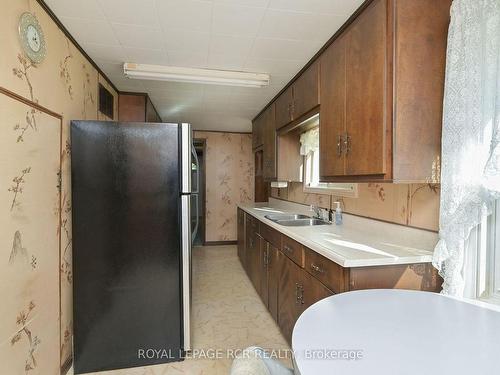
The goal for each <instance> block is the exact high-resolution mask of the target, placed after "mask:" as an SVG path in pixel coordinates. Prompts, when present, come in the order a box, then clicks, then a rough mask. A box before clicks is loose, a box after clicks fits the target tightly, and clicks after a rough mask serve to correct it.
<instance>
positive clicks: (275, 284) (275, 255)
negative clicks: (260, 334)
mask: <svg viewBox="0 0 500 375" xmlns="http://www.w3.org/2000/svg"><path fill="white" fill-rule="evenodd" d="M268 249H269V250H268V262H267V274H268V305H267V308H268V309H269V312H270V313H271V316H272V317H273V318H274V320H275V321H278V289H279V278H280V275H281V267H282V262H283V255H282V254H281V253H280V251H279V250H278V248H277V247H275V246H273V245H272V244H269V247H268Z"/></svg>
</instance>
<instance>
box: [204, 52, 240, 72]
mask: <svg viewBox="0 0 500 375" xmlns="http://www.w3.org/2000/svg"><path fill="white" fill-rule="evenodd" d="M245 59H246V56H233V55H220V54H216V53H210V54H209V55H208V64H207V67H208V68H209V69H220V70H238V71H241V70H243V65H245Z"/></svg>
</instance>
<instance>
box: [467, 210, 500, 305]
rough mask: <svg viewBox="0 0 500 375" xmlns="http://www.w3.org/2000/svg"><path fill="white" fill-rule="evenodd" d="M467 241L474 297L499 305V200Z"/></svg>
mask: <svg viewBox="0 0 500 375" xmlns="http://www.w3.org/2000/svg"><path fill="white" fill-rule="evenodd" d="M469 241H470V246H469V250H471V251H470V254H471V255H470V257H471V258H472V259H471V258H468V259H467V260H466V267H467V261H469V265H471V266H472V267H473V269H474V272H473V274H472V275H473V276H475V286H474V289H475V296H474V297H475V298H477V299H479V300H481V301H484V302H487V303H492V304H495V305H500V201H496V202H495V204H494V205H493V211H492V213H491V215H489V216H488V217H485V218H483V220H482V221H481V224H480V225H479V226H478V227H477V228H476V229H474V230H473V231H472V233H471V237H470V240H469ZM474 266H475V267H474Z"/></svg>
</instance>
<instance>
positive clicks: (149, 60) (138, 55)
mask: <svg viewBox="0 0 500 375" xmlns="http://www.w3.org/2000/svg"><path fill="white" fill-rule="evenodd" d="M124 51H125V56H126V60H123V61H124V62H133V63H138V64H153V65H168V56H167V53H166V52H165V51H164V50H161V49H159V50H158V49H146V48H132V47H125V48H124Z"/></svg>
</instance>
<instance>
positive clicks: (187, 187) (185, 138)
mask: <svg viewBox="0 0 500 375" xmlns="http://www.w3.org/2000/svg"><path fill="white" fill-rule="evenodd" d="M180 126H181V194H189V193H191V148H192V147H193V134H192V132H191V125H190V124H186V123H184V124H181V125H180Z"/></svg>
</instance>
